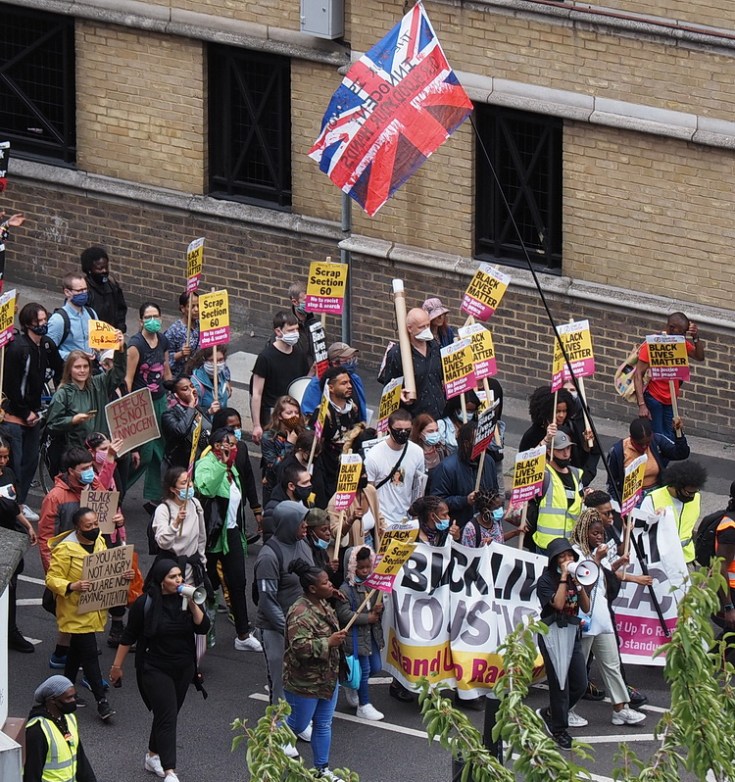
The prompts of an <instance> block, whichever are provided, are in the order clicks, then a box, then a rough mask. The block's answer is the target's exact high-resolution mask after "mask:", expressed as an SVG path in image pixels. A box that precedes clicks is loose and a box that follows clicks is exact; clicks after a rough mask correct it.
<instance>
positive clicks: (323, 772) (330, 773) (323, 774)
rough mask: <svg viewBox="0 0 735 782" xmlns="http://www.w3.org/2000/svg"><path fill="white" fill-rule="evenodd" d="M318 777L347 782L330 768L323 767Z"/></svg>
mask: <svg viewBox="0 0 735 782" xmlns="http://www.w3.org/2000/svg"><path fill="white" fill-rule="evenodd" d="M317 779H328V780H330V782H345V781H344V779H342V777H338V776H337V775H336V774H335V773H334V771H330V770H329V769H328V768H323V769H322V770H321V771H318V772H317Z"/></svg>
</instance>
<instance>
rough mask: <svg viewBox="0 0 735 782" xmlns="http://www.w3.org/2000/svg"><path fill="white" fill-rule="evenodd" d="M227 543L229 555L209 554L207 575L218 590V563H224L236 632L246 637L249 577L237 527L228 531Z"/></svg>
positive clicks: (213, 586)
mask: <svg viewBox="0 0 735 782" xmlns="http://www.w3.org/2000/svg"><path fill="white" fill-rule="evenodd" d="M227 543H228V547H229V551H228V552H227V554H207V573H208V574H209V580H210V581H211V582H212V588H213V589H217V586H218V585H219V582H220V580H219V576H218V575H217V562H218V561H219V562H221V563H222V571H223V572H224V575H225V583H226V584H227V590H228V592H229V593H230V605H231V606H232V613H233V614H234V616H235V632H236V633H237V634H238V635H245V634H246V633H247V632H248V630H249V629H250V622H249V621H248V601H247V595H246V590H245V587H246V586H247V576H246V574H245V550H244V549H243V547H242V538H241V537H240V530H239V529H238V528H237V527H233V528H231V529H228V530H227Z"/></svg>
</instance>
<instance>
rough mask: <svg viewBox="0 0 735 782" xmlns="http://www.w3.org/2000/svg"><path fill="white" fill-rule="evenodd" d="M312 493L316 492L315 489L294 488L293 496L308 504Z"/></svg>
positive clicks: (308, 487)
mask: <svg viewBox="0 0 735 782" xmlns="http://www.w3.org/2000/svg"><path fill="white" fill-rule="evenodd" d="M312 491H314V489H313V488H312V487H311V486H294V490H293V496H294V497H296V499H297V500H300V501H301V502H306V501H307V500H308V499H309V495H310V494H311V493H312Z"/></svg>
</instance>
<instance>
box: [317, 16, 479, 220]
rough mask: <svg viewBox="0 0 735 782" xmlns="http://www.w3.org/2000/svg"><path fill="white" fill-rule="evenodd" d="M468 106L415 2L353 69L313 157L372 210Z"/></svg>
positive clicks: (438, 142)
mask: <svg viewBox="0 0 735 782" xmlns="http://www.w3.org/2000/svg"><path fill="white" fill-rule="evenodd" d="M471 112H472V102H471V101H470V99H469V97H468V96H467V93H466V92H465V91H464V90H463V89H462V86H461V84H460V83H459V81H457V77H456V76H455V75H454V71H453V70H452V69H451V68H450V66H449V63H448V62H447V58H446V57H445V56H444V51H443V50H442V47H441V44H440V43H439V40H438V39H437V37H436V33H435V32H434V28H433V27H432V26H431V22H430V21H429V17H428V16H427V15H426V11H425V10H424V7H423V4H422V3H417V4H416V5H415V6H414V7H413V8H412V9H411V10H410V11H409V12H408V13H407V14H406V16H404V17H403V19H402V20H401V21H400V22H399V23H398V24H397V25H396V26H395V27H394V28H393V29H392V30H391V31H390V32H389V33H388V34H387V35H386V36H385V37H384V38H383V39H382V40H381V41H380V42H379V43H378V44H376V45H375V46H373V48H372V49H370V51H369V52H367V54H364V55H363V56H362V57H361V58H360V59H359V60H358V61H357V62H355V63H354V64H353V65H352V67H351V68H350V69H349V71H348V72H347V75H346V76H345V78H344V79H343V81H342V84H341V85H340V86H339V88H338V89H337V91H336V92H335V93H334V95H332V100H331V101H330V103H329V107H328V108H327V111H326V113H325V114H324V118H323V119H322V130H321V134H320V135H319V138H318V139H317V140H316V142H315V143H314V146H313V147H312V148H311V149H310V150H309V156H310V157H312V158H314V160H316V161H317V162H318V163H319V168H320V169H321V170H322V171H323V172H324V173H325V174H327V175H328V176H329V178H330V179H331V180H332V181H333V182H334V183H335V184H336V185H337V187H339V188H340V189H341V190H343V191H344V192H345V193H348V194H349V195H350V196H352V198H354V199H355V201H357V202H358V203H359V204H360V206H362V208H363V209H364V210H365V211H366V212H367V213H368V214H369V215H370V216H372V215H374V214H375V213H376V212H377V211H378V209H380V207H381V206H383V204H384V203H385V202H386V201H387V200H388V199H389V198H390V197H391V196H392V195H393V193H395V191H396V190H398V188H399V187H400V186H401V185H402V184H403V183H404V182H406V181H407V180H408V179H409V178H410V177H411V176H412V175H413V174H414V172H415V171H416V170H417V169H418V168H419V167H420V166H421V165H422V164H423V163H424V161H425V160H426V159H427V158H428V157H429V155H431V154H432V152H434V151H435V150H437V149H438V148H439V147H440V146H441V145H442V144H443V143H444V142H445V141H446V140H447V139H448V138H449V136H451V135H452V133H454V131H455V130H456V129H457V128H458V127H459V126H460V125H461V124H462V123H463V122H464V121H465V119H467V117H468V116H469V115H470V113H471Z"/></svg>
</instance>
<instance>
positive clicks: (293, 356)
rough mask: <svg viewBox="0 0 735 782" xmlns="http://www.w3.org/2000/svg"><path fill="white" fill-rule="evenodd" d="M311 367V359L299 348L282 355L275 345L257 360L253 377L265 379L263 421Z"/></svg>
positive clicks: (262, 402)
mask: <svg viewBox="0 0 735 782" xmlns="http://www.w3.org/2000/svg"><path fill="white" fill-rule="evenodd" d="M310 368H311V365H310V363H309V359H308V358H307V357H306V356H305V355H304V353H303V352H302V351H301V350H300V349H299V348H298V347H294V349H293V350H292V351H291V352H290V353H282V352H281V351H280V350H278V348H277V347H275V346H274V345H268V346H267V347H266V348H265V350H264V351H263V352H262V353H261V354H260V355H259V356H258V358H257V359H255V366H254V367H253V375H258V376H259V377H262V378H263V379H264V381H265V382H264V383H263V396H262V399H261V405H260V410H261V421H262V419H263V413H264V412H265V411H270V408H272V407H273V405H275V403H276V400H277V399H278V397H279V396H283V395H284V394H287V393H288V387H289V386H290V385H291V383H293V381H294V380H296V378H298V377H304V376H305V375H307V374H308V373H309V369H310Z"/></svg>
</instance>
